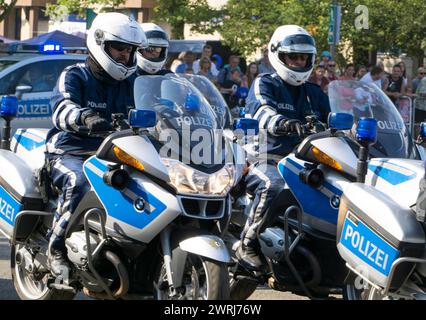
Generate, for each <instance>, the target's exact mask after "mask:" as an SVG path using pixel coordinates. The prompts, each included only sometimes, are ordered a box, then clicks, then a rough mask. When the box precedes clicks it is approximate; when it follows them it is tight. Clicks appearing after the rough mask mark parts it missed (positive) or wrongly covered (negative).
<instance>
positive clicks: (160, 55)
mask: <svg viewBox="0 0 426 320" xmlns="http://www.w3.org/2000/svg"><path fill="white" fill-rule="evenodd" d="M141 27H142V30H143V31H144V32H145V36H146V38H147V40H148V47H146V48H140V49H139V51H138V53H137V60H138V70H137V75H138V76H144V75H161V76H162V75H165V74H168V73H172V71H170V70H166V69H163V66H164V64H165V63H166V60H167V53H168V51H169V36H168V35H167V33H166V32H165V31H164V30H163V29H162V28H161V27H160V26H158V25H156V24H154V23H142V24H141Z"/></svg>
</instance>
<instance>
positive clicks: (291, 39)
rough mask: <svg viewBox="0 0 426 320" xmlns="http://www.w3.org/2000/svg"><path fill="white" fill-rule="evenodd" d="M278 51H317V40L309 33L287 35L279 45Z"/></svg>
mask: <svg viewBox="0 0 426 320" xmlns="http://www.w3.org/2000/svg"><path fill="white" fill-rule="evenodd" d="M277 50H278V52H304V53H314V54H315V53H316V49H315V40H314V38H312V37H311V36H309V35H305V34H296V35H291V36H288V37H285V38H284V39H283V40H282V41H280V42H279V43H278V45H277Z"/></svg>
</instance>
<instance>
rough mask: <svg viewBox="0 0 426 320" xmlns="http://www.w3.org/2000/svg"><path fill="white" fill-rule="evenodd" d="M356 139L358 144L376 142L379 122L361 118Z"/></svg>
mask: <svg viewBox="0 0 426 320" xmlns="http://www.w3.org/2000/svg"><path fill="white" fill-rule="evenodd" d="M355 138H356V140H357V141H358V142H367V143H374V142H376V139H377V120H376V119H373V118H360V119H359V120H358V126H357V128H356V135H355Z"/></svg>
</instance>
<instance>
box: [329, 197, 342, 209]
mask: <svg viewBox="0 0 426 320" xmlns="http://www.w3.org/2000/svg"><path fill="white" fill-rule="evenodd" d="M330 205H331V206H332V207H333V208H334V209H339V205H340V197H339V196H337V195H334V196H332V197H331V199H330Z"/></svg>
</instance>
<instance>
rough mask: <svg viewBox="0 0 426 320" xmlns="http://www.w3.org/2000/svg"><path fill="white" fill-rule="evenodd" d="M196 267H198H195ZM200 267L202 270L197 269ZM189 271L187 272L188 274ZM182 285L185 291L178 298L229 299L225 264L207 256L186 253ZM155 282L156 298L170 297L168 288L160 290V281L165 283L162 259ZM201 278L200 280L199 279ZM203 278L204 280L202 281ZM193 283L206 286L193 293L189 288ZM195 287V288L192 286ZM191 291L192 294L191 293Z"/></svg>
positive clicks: (166, 298) (164, 298) (165, 298)
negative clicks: (195, 278)
mask: <svg viewBox="0 0 426 320" xmlns="http://www.w3.org/2000/svg"><path fill="white" fill-rule="evenodd" d="M197 267H198V268H197ZM200 268H201V269H202V272H201V273H199V272H198V271H199V270H200ZM188 271H189V274H188ZM198 274H200V278H198V277H197V280H195V281H194V277H195V276H197V275H198ZM184 277H185V278H184V281H183V282H184V283H183V287H185V288H186V292H184V293H183V294H182V296H181V297H180V299H202V300H228V299H229V281H228V271H227V265H226V264H225V263H223V262H218V261H213V260H210V259H208V258H205V257H202V256H199V255H195V254H188V258H187V262H186V266H185V275H184ZM155 279H156V280H155V281H156V284H155V283H154V288H155V293H154V296H155V297H156V298H157V299H158V300H168V299H172V298H173V297H170V296H169V295H168V289H165V290H161V289H160V288H161V287H162V285H161V284H162V283H165V282H166V281H167V280H165V266H164V263H163V260H161V262H160V263H159V265H158V268H157V272H156V277H155ZM200 280H201V281H200ZM203 280H204V281H203ZM188 281H190V283H188ZM193 281H194V282H195V284H197V283H198V285H199V284H206V288H204V289H202V288H200V292H201V293H202V294H199V292H197V293H195V294H194V292H193V291H195V290H189V289H190V288H191V285H192V282H193ZM194 289H195V288H194ZM190 292H192V293H193V294H192V296H191V293H190Z"/></svg>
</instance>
